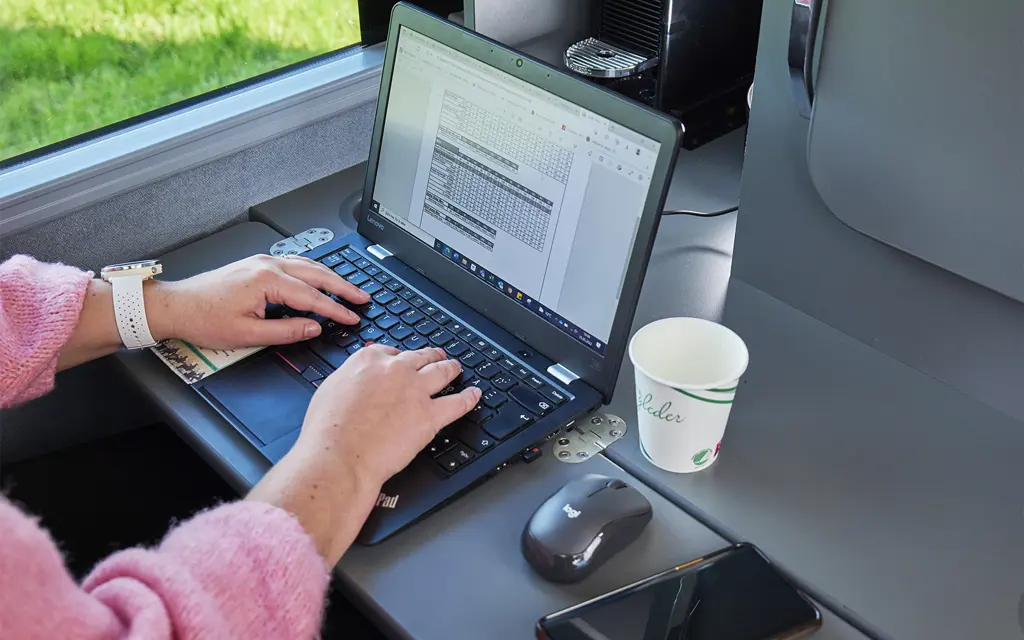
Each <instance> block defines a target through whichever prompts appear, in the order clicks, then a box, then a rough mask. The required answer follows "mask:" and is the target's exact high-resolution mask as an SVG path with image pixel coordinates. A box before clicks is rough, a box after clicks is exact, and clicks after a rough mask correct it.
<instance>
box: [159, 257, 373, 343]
mask: <svg viewBox="0 0 1024 640" xmlns="http://www.w3.org/2000/svg"><path fill="white" fill-rule="evenodd" d="M151 282H152V285H150V284H149V283H147V287H146V292H145V296H146V311H147V316H148V319H149V325H150V329H151V331H152V333H153V337H154V338H155V339H157V340H166V339H169V338H179V339H181V340H186V341H188V342H191V343H193V344H195V345H197V346H201V347H207V348H211V349H234V348H242V347H256V346H268V345H275V344H288V343H291V342H298V341H300V340H307V339H309V338H313V337H316V336H318V335H320V325H319V324H318V323H317V322H315V321H314V320H311V319H308V318H284V319H280V320H267V319H266V307H267V304H268V303H271V304H283V305H286V306H288V307H291V308H292V309H295V310H297V311H312V312H314V313H317V314H320V315H321V316H324V317H326V318H330V319H331V320H335V321H337V322H340V323H343V324H355V323H356V322H358V321H359V317H358V316H357V315H356V314H355V313H353V312H352V311H350V310H349V309H346V308H345V307H344V306H342V305H340V304H338V303H337V302H335V301H334V300H332V299H331V298H330V297H328V296H326V295H324V294H323V293H321V291H326V292H328V293H333V294H334V295H336V296H338V297H339V298H341V299H343V300H347V301H349V302H352V303H354V304H364V303H366V302H369V301H370V296H369V294H367V293H366V292H365V291H363V290H362V289H360V288H358V287H356V286H355V285H353V284H351V283H349V282H347V281H346V280H345V279H344V278H342V277H341V276H339V275H338V274H336V273H334V272H333V271H332V270H331V269H330V268H328V267H326V266H324V265H322V264H320V263H317V262H314V261H312V260H310V259H308V258H303V257H301V256H291V257H289V258H273V257H271V256H266V255H260V256H252V257H250V258H245V259H244V260H239V261H238V262H234V263H232V264H229V265H227V266H224V267H221V268H220V269H215V270H214V271H209V272H207V273H201V274H199V275H197V276H193V277H191V278H188V279H187V280H181V281H179V282H160V281H151Z"/></svg>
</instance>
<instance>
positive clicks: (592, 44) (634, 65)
mask: <svg viewBox="0 0 1024 640" xmlns="http://www.w3.org/2000/svg"><path fill="white" fill-rule="evenodd" d="M657 64H658V58H657V56H655V57H653V58H645V57H644V56H642V55H639V54H636V53H633V52H632V51H627V50H625V49H623V48H621V47H616V46H615V45H611V44H608V43H606V42H601V41H600V40H598V39H597V38H587V39H586V40H580V41H579V42H577V43H576V44H574V45H572V46H570V47H569V48H568V49H566V50H565V66H567V67H569V68H570V69H572V70H573V71H575V72H576V73H578V74H580V75H584V76H588V77H590V78H625V77H627V76H634V75H637V74H639V73H641V72H642V71H645V70H647V69H650V68H651V67H654V66H656V65H657Z"/></svg>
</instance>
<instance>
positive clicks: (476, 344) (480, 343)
mask: <svg viewBox="0 0 1024 640" xmlns="http://www.w3.org/2000/svg"><path fill="white" fill-rule="evenodd" d="M469 346H471V347H473V348H474V349H478V350H480V351H483V350H484V349H489V348H490V346H491V345H490V343H489V342H487V341H486V340H484V339H483V338H480V337H477V338H476V339H474V340H470V341H469Z"/></svg>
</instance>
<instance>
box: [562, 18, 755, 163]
mask: <svg viewBox="0 0 1024 640" xmlns="http://www.w3.org/2000/svg"><path fill="white" fill-rule="evenodd" d="M762 1H763V0H596V4H598V5H599V7H600V8H599V11H598V20H597V32H596V34H595V35H594V36H593V37H590V38H586V39H584V40H581V41H580V42H577V43H575V44H573V45H572V46H570V47H569V48H568V49H567V50H566V52H565V64H566V66H567V67H568V68H569V69H571V70H572V71H575V72H576V73H578V74H580V75H582V76H585V77H587V78H590V79H591V80H593V81H595V82H598V83H600V84H602V85H604V86H606V87H608V88H610V89H613V90H615V91H617V92H619V93H622V94H623V95H626V96H629V97H630V98H633V99H635V100H638V101H640V102H643V103H645V104H647V105H649V106H651V107H654V108H655V109H658V110H660V111H664V112H666V113H669V114H671V115H674V116H676V117H677V118H679V119H680V120H682V121H683V124H684V125H685V126H686V134H685V136H684V137H683V146H684V147H685V148H688V149H693V148H696V147H699V146H700V145H702V144H704V143H706V142H709V141H711V140H713V139H715V138H717V137H719V136H720V135H723V134H725V133H727V132H729V131H732V130H733V129H736V128H737V127H739V126H741V125H743V124H744V123H745V122H746V112H747V108H746V96H747V90H748V89H749V88H750V84H751V82H752V81H753V76H754V59H755V58H756V56H757V36H758V31H759V29H760V24H761V5H762Z"/></svg>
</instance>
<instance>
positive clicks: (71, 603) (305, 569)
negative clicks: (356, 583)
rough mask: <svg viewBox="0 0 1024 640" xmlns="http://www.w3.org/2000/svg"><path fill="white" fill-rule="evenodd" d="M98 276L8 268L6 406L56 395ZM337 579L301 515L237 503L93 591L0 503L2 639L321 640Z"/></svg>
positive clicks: (115, 561) (3, 314)
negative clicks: (63, 360)
mask: <svg viewBox="0 0 1024 640" xmlns="http://www.w3.org/2000/svg"><path fill="white" fill-rule="evenodd" d="M91 276H92V274H89V273H85V272H82V271H79V270H77V269H74V268H71V267H67V266H63V265H44V264H40V263H38V262H35V261H34V260H32V259H30V258H26V257H24V256H17V257H15V258H12V259H11V260H9V261H8V262H5V263H3V264H2V265H0V407H10V406H12V405H14V404H17V403H19V402H25V401H27V400H29V399H31V398H34V397H36V396H39V395H42V394H44V393H46V392H48V391H50V390H51V389H52V388H53V384H54V380H53V378H54V372H55V370H56V366H57V355H58V353H59V351H60V349H61V347H62V346H63V345H64V344H65V343H66V342H67V341H68V339H69V337H70V336H71V333H72V331H73V330H74V328H75V323H76V322H77V321H78V314H79V313H80V312H81V309H82V304H83V299H84V297H85V291H86V286H87V285H88V282H89V279H90V278H91ZM329 578H330V572H329V571H328V570H327V567H326V566H325V564H324V562H323V560H322V559H321V557H320V556H319V554H317V552H316V548H315V546H314V544H313V540H312V539H311V538H310V537H309V536H308V535H306V533H305V531H303V529H302V527H301V526H300V525H299V523H298V522H297V521H296V520H295V518H293V517H292V516H291V515H290V514H288V513H287V512H285V511H282V510H280V509H278V508H276V507H272V506H270V505H267V504H262V503H258V502H237V503H233V504H228V505H224V506H221V507H217V508H216V509H212V510H210V511H207V512H205V513H201V514H199V515H197V516H195V517H194V518H192V519H191V520H189V521H188V522H185V523H184V524H181V525H179V526H177V527H176V528H175V529H173V530H172V531H171V532H170V533H168V534H167V537H166V538H164V540H163V542H162V543H160V546H159V547H157V548H156V549H129V550H126V551H121V552H119V553H116V554H114V555H112V556H110V557H109V558H107V559H106V560H104V561H103V562H101V563H100V564H99V565H98V566H96V568H95V569H93V571H92V573H91V574H90V575H89V577H88V578H86V579H85V582H83V583H82V584H81V585H77V584H75V582H74V580H72V578H71V576H70V575H69V574H68V572H67V570H66V569H65V567H64V563H63V560H62V558H61V555H60V552H59V551H58V550H57V547H56V546H55V545H54V543H53V541H52V540H51V539H50V537H49V535H47V533H46V532H45V531H43V530H42V529H41V528H40V527H39V525H38V524H37V523H36V521H35V520H34V519H32V518H30V517H29V516H26V515H25V514H23V513H21V512H20V511H19V510H18V509H17V508H15V507H14V506H13V505H12V504H11V503H10V502H9V501H7V500H5V499H4V498H3V497H2V496H0V638H3V639H4V640H8V639H10V640H15V639H17V640H21V639H23V638H25V639H27V638H41V639H42V638H45V639H51V638H61V639H66V640H79V639H83V640H84V639H86V638H88V639H99V638H139V639H141V638H168V639H170V638H177V639H182V640H183V639H187V638H204V639H207V638H208V639H211V640H213V639H220V638H245V639H258V638H274V639H278V638H283V639H287V638H302V639H305V638H313V637H314V636H316V634H317V631H318V629H319V625H320V616H321V611H322V608H323V601H324V594H325V592H326V589H327V583H328V581H329Z"/></svg>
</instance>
